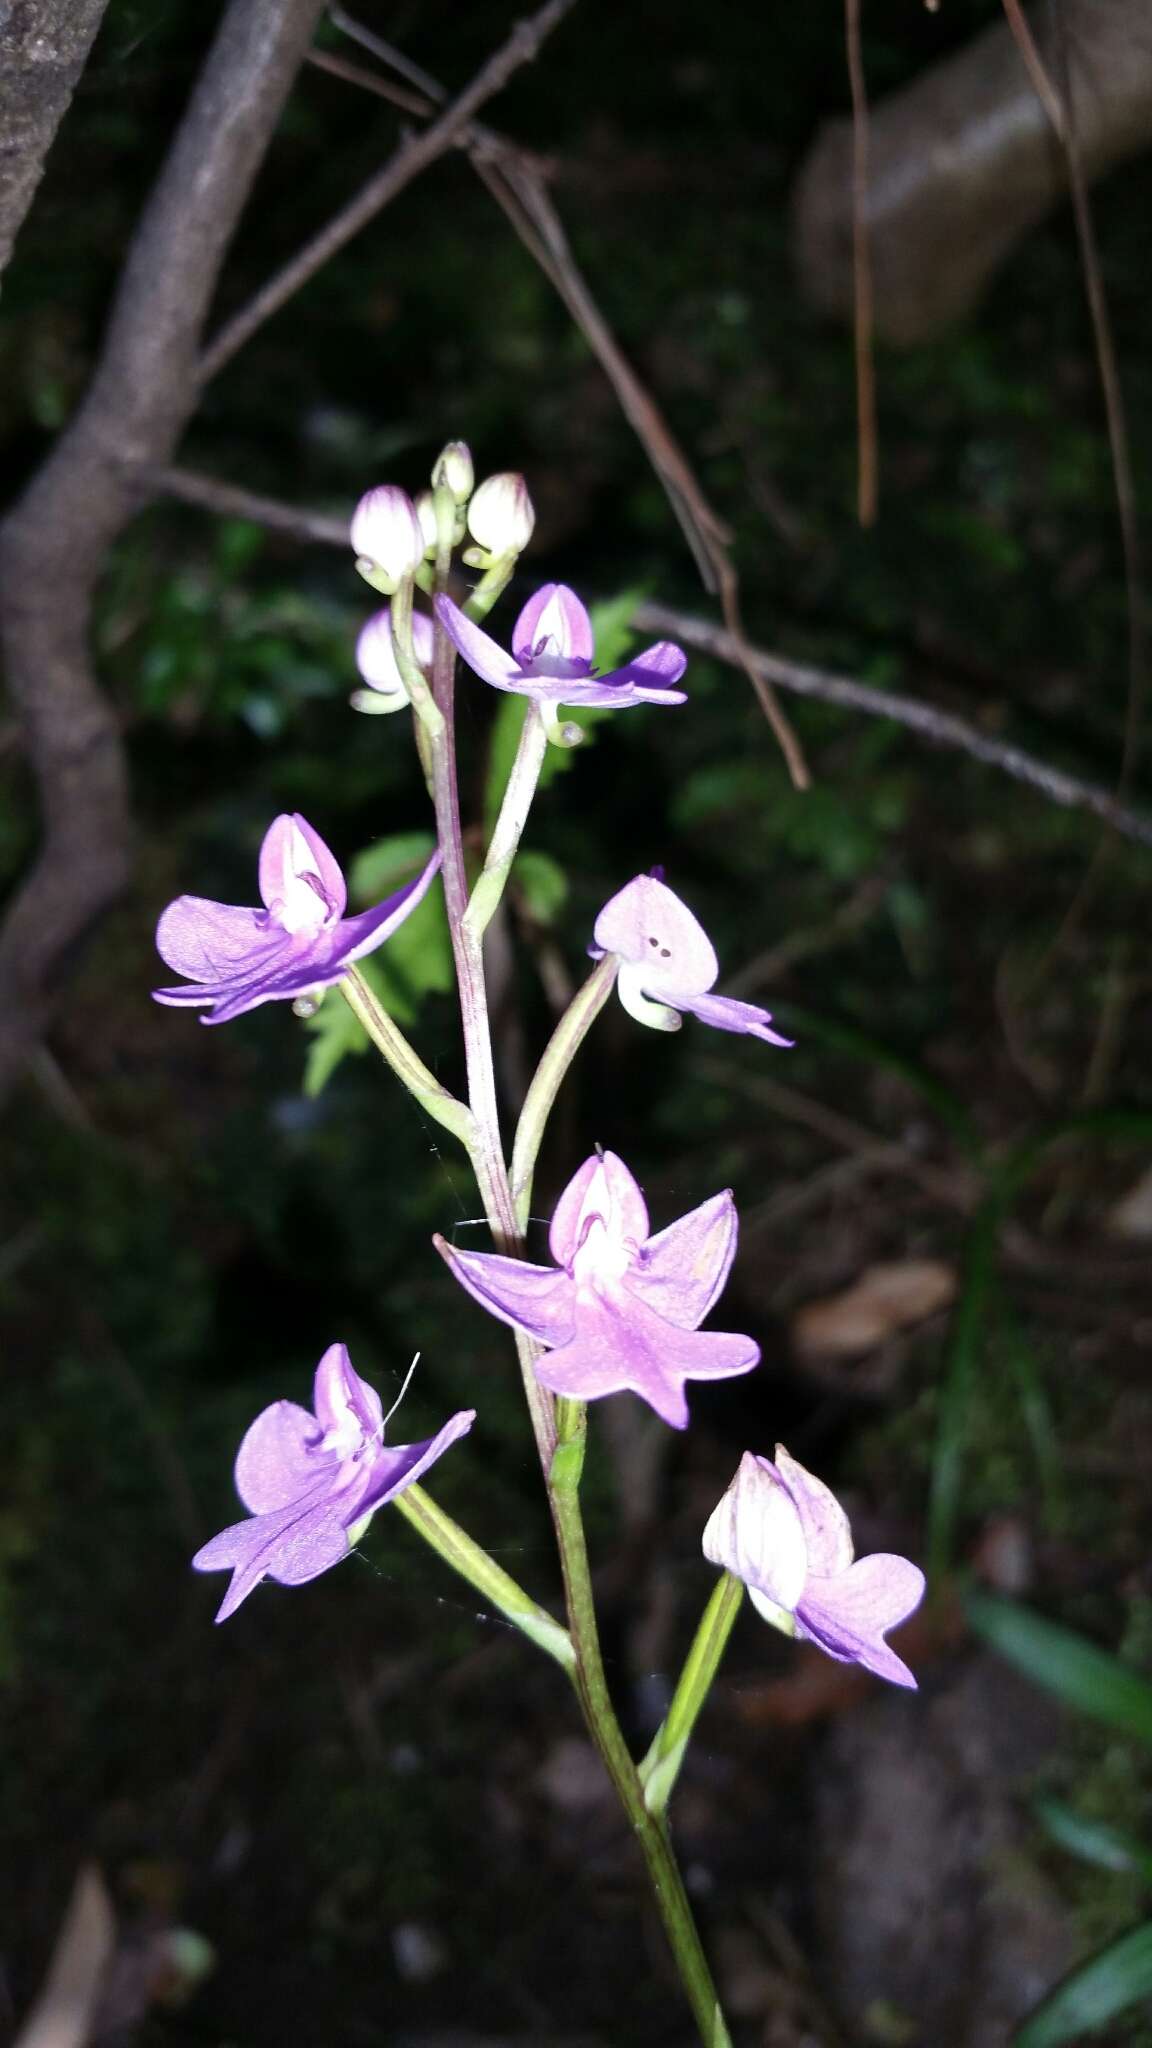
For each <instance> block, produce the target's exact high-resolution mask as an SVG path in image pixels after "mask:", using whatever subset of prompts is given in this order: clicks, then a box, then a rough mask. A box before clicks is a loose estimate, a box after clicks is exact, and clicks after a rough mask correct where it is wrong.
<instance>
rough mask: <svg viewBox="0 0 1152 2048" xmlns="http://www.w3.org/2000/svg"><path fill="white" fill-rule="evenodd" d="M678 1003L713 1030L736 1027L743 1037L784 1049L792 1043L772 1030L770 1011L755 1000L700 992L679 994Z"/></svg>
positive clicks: (730, 1029)
mask: <svg viewBox="0 0 1152 2048" xmlns="http://www.w3.org/2000/svg"><path fill="white" fill-rule="evenodd" d="M669 1000H670V1001H672V1000H674V999H673V998H672V997H670V998H669ZM679 1007H680V1008H681V1009H682V1010H690V1011H691V1013H692V1015H693V1016H694V1017H699V1019H700V1022H701V1023H702V1024H711V1025H712V1027H713V1029H714V1030H716V1031H738V1032H740V1033H742V1035H743V1036H744V1037H746V1038H763V1039H766V1040H767V1042H768V1044H769V1045H780V1046H783V1047H785V1048H786V1049H787V1048H788V1047H790V1046H792V1045H794V1044H795V1040H794V1039H792V1038H784V1037H782V1036H781V1034H780V1032H779V1031H773V1030H772V1013H771V1011H770V1010H762V1009H761V1008H760V1006H759V1004H758V1003H741V1002H737V1000H736V998H735V996H713V995H700V996H683V997H681V999H680V1003H679Z"/></svg>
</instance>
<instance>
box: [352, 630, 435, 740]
mask: <svg viewBox="0 0 1152 2048" xmlns="http://www.w3.org/2000/svg"><path fill="white" fill-rule="evenodd" d="M432 640H433V628H432V621H431V619H430V618H429V617H428V615H427V613H426V612H413V614H412V645H413V648H414V649H415V653H416V659H417V661H418V662H419V664H420V666H421V668H422V669H425V670H427V669H429V668H431V666H432ZM356 666H357V668H358V669H359V671H360V674H361V676H362V677H363V679H364V681H365V682H366V683H367V685H368V688H367V690H356V691H354V692H353V696H352V702H353V704H354V706H355V708H356V710H357V711H374V712H377V713H380V712H386V711H401V710H403V708H404V706H405V704H410V703H411V701H412V700H411V698H410V697H409V695H408V686H407V684H406V683H405V681H404V678H403V676H402V675H401V673H400V670H399V668H398V666H397V663H396V650H395V648H394V647H393V645H392V607H391V605H387V604H386V605H385V606H384V609H383V611H379V612H373V614H372V617H371V618H370V619H369V620H368V622H367V624H366V625H364V626H362V627H361V628H360V634H359V638H358V639H357V641H356Z"/></svg>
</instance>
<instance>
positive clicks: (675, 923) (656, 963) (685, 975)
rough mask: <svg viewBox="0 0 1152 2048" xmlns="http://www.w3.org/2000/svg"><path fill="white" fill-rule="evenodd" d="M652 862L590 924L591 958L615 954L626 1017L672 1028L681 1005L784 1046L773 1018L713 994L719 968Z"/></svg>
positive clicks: (707, 1020) (721, 1027)
mask: <svg viewBox="0 0 1152 2048" xmlns="http://www.w3.org/2000/svg"><path fill="white" fill-rule="evenodd" d="M661 873H662V871H661V870H660V869H659V868H657V869H655V870H654V872H653V873H652V874H650V875H637V876H636V878H635V880H634V881H631V882H629V883H628V884H627V886H626V887H625V888H623V889H621V890H620V891H619V892H618V893H617V894H616V895H615V896H613V897H611V898H610V900H609V901H608V902H607V903H606V904H605V905H604V908H603V910H602V911H601V912H600V915H599V917H598V918H597V919H596V924H595V928H594V938H595V944H594V945H592V946H590V947H589V948H588V950H589V952H590V953H591V955H592V958H593V959H594V960H602V959H603V957H604V955H605V953H615V954H617V955H618V956H619V960H620V971H619V973H618V974H617V976H616V989H617V993H618V994H619V997H620V1001H621V1002H622V1003H623V1005H624V1008H625V1009H626V1010H627V1012H628V1014H629V1016H630V1017H635V1019H636V1021H637V1023H638V1024H649V1025H651V1026H652V1027H653V1029H654V1030H656V1031H679V1029H680V1017H679V1014H678V1013H679V1012H680V1011H681V1010H688V1011H690V1012H691V1014H692V1015H693V1016H694V1017H699V1019H700V1021H701V1023H703V1024H712V1025H714V1026H715V1027H716V1029H717V1030H718V1031H738V1032H741V1033H743V1034H745V1035H747V1036H751V1037H752V1038H764V1039H767V1041H768V1043H769V1045H783V1046H789V1045H791V1043H792V1040H791V1039H790V1038H781V1036H780V1033H779V1032H778V1031H773V1029H772V1016H771V1012H770V1011H768V1010H762V1009H760V1007H759V1005H758V1004H756V1003H741V1002H737V1000H736V998H735V997H734V996H714V995H713V994H712V993H711V989H712V985H713V983H714V982H715V980H716V976H717V975H718V974H719V972H720V966H719V962H718V961H717V958H716V955H715V953H714V952H713V950H712V941H711V940H710V939H709V937H708V934H707V932H706V931H705V930H704V927H703V925H701V924H698V923H697V921H696V919H695V918H694V917H693V915H692V912H691V911H690V910H689V908H688V906H687V904H686V903H681V901H680V898H679V897H678V896H677V895H675V894H674V893H673V891H672V890H671V889H669V888H668V886H667V884H666V883H665V882H664V881H663V880H662V879H661Z"/></svg>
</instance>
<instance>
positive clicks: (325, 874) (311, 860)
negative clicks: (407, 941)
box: [152, 811, 440, 1024]
mask: <svg viewBox="0 0 1152 2048" xmlns="http://www.w3.org/2000/svg"><path fill="white" fill-rule="evenodd" d="M439 865H440V855H439V854H438V853H434V854H433V856H432V858H431V860H430V861H429V862H428V865H427V867H426V868H425V869H424V870H423V872H422V873H421V874H419V875H417V877H416V879H415V881H413V882H407V883H405V886H404V887H403V888H402V889H398V890H397V891H396V894H395V895H394V896H389V897H387V898H386V900H385V901H384V902H383V903H378V904H376V906H375V908H374V909H372V910H362V911H361V912H360V913H359V915H358V916H357V917H345V916H344V906H345V904H346V902H347V900H348V899H347V891H346V889H345V887H344V877H343V875H342V874H341V872H340V869H339V867H338V865H337V863H336V860H335V858H334V857H333V855H332V854H331V853H330V852H329V850H328V848H327V847H326V846H325V844H324V841H323V840H322V839H321V837H320V834H319V833H318V832H315V831H313V829H312V827H311V825H309V823H308V822H307V820H306V819H305V818H302V817H301V816H300V814H299V812H298V811H293V812H292V813H291V815H289V814H287V813H285V814H284V815H283V816H281V817H279V818H276V819H274V821H273V823H272V824H271V825H270V826H269V827H268V830H267V832H266V833H265V835H264V843H263V845H262V846H261V848H260V870H259V873H260V894H261V896H262V897H263V899H264V908H263V910H249V909H247V908H245V907H244V906H242V905H240V904H235V903H212V902H210V901H209V900H208V899H207V898H206V897H204V896H178V897H177V898H176V901H175V903H170V904H169V905H168V908H167V910H166V911H165V912H164V913H163V915H162V917H161V919H160V922H159V924H158V926H157V927H156V946H157V949H158V951H159V953H160V957H161V959H162V960H163V961H164V962H165V964H166V965H167V966H168V967H172V968H175V970H176V973H177V974H185V975H187V977H188V983H189V985H188V986H184V985H183V984H181V985H180V986H179V987H177V988H157V989H153V991H152V993H153V995H154V996H155V998H156V1001H157V1002H158V1003H170V1004H172V1005H173V1006H174V1007H178V1008H179V1007H183V1006H195V1005H196V1004H199V1003H208V1004H210V1005H211V1006H212V1014H211V1015H210V1016H208V1017H202V1018H201V1019H200V1021H201V1023H202V1024H226V1023H227V1022H228V1020H229V1018H230V1017H238V1016H240V1014H241V1012H242V1011H244V1010H254V1009H256V1007H257V1005H258V1004H260V1003H272V1002H279V1001H281V1000H287V1001H291V1000H292V999H293V998H294V997H296V996H302V995H307V994H309V993H310V992H311V991H312V990H313V989H320V988H329V987H331V985H332V983H333V982H337V981H339V979H340V977H341V975H342V974H344V973H345V972H346V971H347V969H348V968H349V967H350V966H351V965H352V962H353V961H354V960H359V959H361V958H362V956H363V955H364V954H365V953H371V952H373V951H374V949H375V948H376V947H377V946H381V945H383V943H384V940H385V939H387V938H389V937H390V936H391V934H392V933H393V932H394V931H395V930H396V927H397V926H398V925H401V924H403V922H404V919H405V918H406V917H407V916H408V915H409V912H410V911H413V910H415V908H416V905H417V904H418V903H419V901H420V899H421V897H422V896H423V895H424V894H425V891H426V890H427V889H428V888H429V886H430V884H431V882H432V878H433V876H434V875H435V873H436V870H437V868H438V867H439Z"/></svg>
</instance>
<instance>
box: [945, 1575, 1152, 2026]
mask: <svg viewBox="0 0 1152 2048" xmlns="http://www.w3.org/2000/svg"><path fill="white" fill-rule="evenodd" d="M964 1604H965V1607H966V1609H967V1613H968V1619H969V1621H970V1622H971V1624H972V1627H973V1628H974V1629H975V1631H976V1634H977V1635H978V1636H982V1637H983V1638H984V1641H985V1642H986V1643H989V1644H991V1646H992V1648H993V1649H994V1650H998V1651H999V1653H1000V1655H1001V1656H1002V1657H1005V1658H1007V1660H1008V1662H1009V1663H1010V1664H1015V1666H1016V1668H1017V1670H1019V1671H1023V1672H1024V1673H1025V1675H1026V1676H1027V1677H1028V1678H1031V1679H1032V1680H1033V1682H1034V1683H1035V1684H1036V1685H1042V1686H1044V1687H1046V1689H1047V1690H1048V1691H1049V1692H1053V1693H1055V1694H1056V1696H1057V1698H1058V1699H1061V1700H1063V1701H1064V1704H1065V1705H1066V1706H1069V1707H1073V1708H1075V1709H1076V1711H1077V1712H1078V1713H1081V1714H1088V1715H1089V1716H1090V1717H1091V1718H1092V1719H1093V1720H1095V1721H1103V1722H1105V1723H1106V1724H1107V1726H1108V1727H1110V1728H1116V1729H1119V1730H1120V1731H1121V1733H1122V1734H1124V1735H1135V1736H1137V1737H1138V1738H1139V1740H1140V1741H1141V1742H1149V1743H1152V1685H1150V1684H1149V1682H1148V1680H1147V1679H1145V1678H1142V1677H1141V1676H1140V1673H1139V1672H1138V1671H1133V1669H1132V1667H1131V1665H1129V1664H1125V1663H1122V1662H1121V1660H1120V1658H1119V1657H1113V1656H1111V1655H1110V1654H1109V1652H1108V1651H1107V1650H1099V1649H1097V1647H1096V1645H1095V1643H1091V1642H1089V1641H1087V1639H1086V1638H1085V1637H1084V1636H1079V1635H1075V1634H1074V1633H1073V1631H1072V1630H1071V1629H1067V1628H1061V1627H1060V1626H1059V1625H1058V1624H1057V1623H1056V1622H1054V1621H1046V1620H1045V1619H1044V1617H1043V1615H1040V1614H1033V1612H1032V1610H1031V1608H1028V1607H1021V1606H1018V1605H1017V1603H1016V1602H1015V1601H1014V1600H1000V1599H997V1597H996V1596H995V1595H994V1594H992V1593H981V1592H976V1591H971V1592H969V1593H968V1594H967V1595H966V1597H965V1603H964ZM1053 2038H1056V2037H1055V2036H1054V2037H1053ZM1061 2038H1063V2037H1062V2036H1061Z"/></svg>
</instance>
